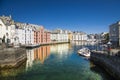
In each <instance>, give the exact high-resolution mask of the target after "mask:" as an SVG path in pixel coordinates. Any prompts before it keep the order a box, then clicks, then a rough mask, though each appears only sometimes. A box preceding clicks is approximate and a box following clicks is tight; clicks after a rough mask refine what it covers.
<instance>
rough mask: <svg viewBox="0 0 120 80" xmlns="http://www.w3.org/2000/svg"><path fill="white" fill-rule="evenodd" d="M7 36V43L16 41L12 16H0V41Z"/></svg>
mask: <svg viewBox="0 0 120 80" xmlns="http://www.w3.org/2000/svg"><path fill="white" fill-rule="evenodd" d="M3 37H5V43H14V37H15V25H14V21H13V20H12V18H11V16H1V17H0V42H1V40H2V39H3Z"/></svg>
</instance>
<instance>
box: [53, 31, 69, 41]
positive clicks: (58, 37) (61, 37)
mask: <svg viewBox="0 0 120 80" xmlns="http://www.w3.org/2000/svg"><path fill="white" fill-rule="evenodd" d="M51 41H52V42H69V40H68V31H67V30H62V29H57V30H54V31H52V32H51Z"/></svg>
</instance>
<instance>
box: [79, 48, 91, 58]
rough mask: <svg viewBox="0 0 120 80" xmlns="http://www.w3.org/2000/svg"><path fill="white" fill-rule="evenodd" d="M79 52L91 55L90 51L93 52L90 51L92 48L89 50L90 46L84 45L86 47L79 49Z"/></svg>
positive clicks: (87, 55)
mask: <svg viewBox="0 0 120 80" xmlns="http://www.w3.org/2000/svg"><path fill="white" fill-rule="evenodd" d="M78 53H79V54H80V55H82V56H85V57H90V53H91V52H90V50H89V49H88V48H86V47H84V48H82V49H80V50H78Z"/></svg>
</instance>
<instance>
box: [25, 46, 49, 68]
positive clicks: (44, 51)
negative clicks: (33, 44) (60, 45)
mask: <svg viewBox="0 0 120 80" xmlns="http://www.w3.org/2000/svg"><path fill="white" fill-rule="evenodd" d="M26 51H27V63H26V69H28V68H29V67H32V65H33V63H34V62H35V61H40V63H44V61H45V59H46V58H47V57H48V56H49V55H50V46H41V47H39V48H35V49H28V50H26Z"/></svg>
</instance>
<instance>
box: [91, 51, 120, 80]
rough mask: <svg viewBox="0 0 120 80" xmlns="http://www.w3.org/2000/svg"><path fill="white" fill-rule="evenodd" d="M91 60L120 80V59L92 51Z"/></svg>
mask: <svg viewBox="0 0 120 80" xmlns="http://www.w3.org/2000/svg"><path fill="white" fill-rule="evenodd" d="M90 60H91V61H92V62H94V64H96V65H99V66H101V67H102V68H104V69H105V70H106V71H107V72H108V73H109V74H110V75H111V76H113V77H114V78H116V79H117V80H120V57H118V56H110V55H107V54H104V53H102V52H97V51H92V53H91V56H90Z"/></svg>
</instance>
